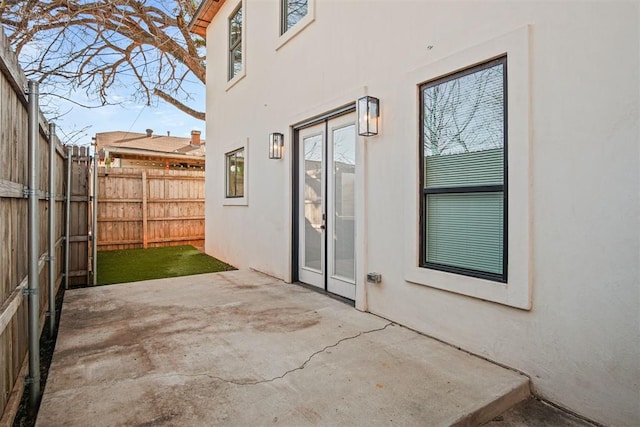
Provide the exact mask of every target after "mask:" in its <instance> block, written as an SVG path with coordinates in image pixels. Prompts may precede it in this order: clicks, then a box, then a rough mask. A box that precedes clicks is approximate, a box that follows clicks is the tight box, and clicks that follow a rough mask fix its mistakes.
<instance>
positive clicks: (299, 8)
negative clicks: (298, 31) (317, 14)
mask: <svg viewBox="0 0 640 427" xmlns="http://www.w3.org/2000/svg"><path fill="white" fill-rule="evenodd" d="M281 2H282V3H281V4H282V7H281V9H282V19H281V26H280V34H281V35H282V34H284V33H286V32H287V31H289V29H290V28H292V27H293V26H294V25H296V24H297V23H298V22H299V21H300V20H301V19H302V18H304V17H305V16H307V13H308V12H309V0H281Z"/></svg>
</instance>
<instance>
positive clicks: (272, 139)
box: [269, 132, 284, 159]
mask: <svg viewBox="0 0 640 427" xmlns="http://www.w3.org/2000/svg"><path fill="white" fill-rule="evenodd" d="M283 151H284V135H283V134H281V133H278V132H274V133H272V134H270V135H269V158H270V159H281V158H282V152H283Z"/></svg>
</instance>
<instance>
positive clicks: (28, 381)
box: [24, 375, 36, 385]
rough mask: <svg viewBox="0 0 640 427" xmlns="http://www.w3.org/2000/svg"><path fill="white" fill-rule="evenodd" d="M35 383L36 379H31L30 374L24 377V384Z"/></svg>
mask: <svg viewBox="0 0 640 427" xmlns="http://www.w3.org/2000/svg"><path fill="white" fill-rule="evenodd" d="M35 383H36V380H35V379H33V377H32V376H29V375H27V376H26V377H24V385H31V384H35Z"/></svg>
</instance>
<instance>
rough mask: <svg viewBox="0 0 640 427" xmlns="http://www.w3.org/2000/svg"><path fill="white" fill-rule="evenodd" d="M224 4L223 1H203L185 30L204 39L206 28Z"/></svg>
mask: <svg viewBox="0 0 640 427" xmlns="http://www.w3.org/2000/svg"><path fill="white" fill-rule="evenodd" d="M224 2H225V0H203V1H202V3H200V6H199V7H198V9H197V10H196V13H195V15H194V16H193V18H192V19H191V22H190V23H189V25H188V26H187V30H188V31H189V32H191V33H194V34H197V35H199V36H201V37H206V35H207V27H208V26H209V24H210V23H211V21H212V20H213V17H214V16H216V14H217V13H218V10H219V9H220V7H221V6H222V5H223V3H224Z"/></svg>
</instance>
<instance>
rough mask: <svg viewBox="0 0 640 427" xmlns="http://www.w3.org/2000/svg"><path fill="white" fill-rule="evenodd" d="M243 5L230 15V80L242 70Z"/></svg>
mask: <svg viewBox="0 0 640 427" xmlns="http://www.w3.org/2000/svg"><path fill="white" fill-rule="evenodd" d="M242 59H243V58H242V5H240V6H239V7H238V9H236V11H235V12H234V13H233V14H232V15H231V17H229V80H231V79H233V78H234V77H235V76H236V75H238V74H239V73H240V71H241V70H242Z"/></svg>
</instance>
